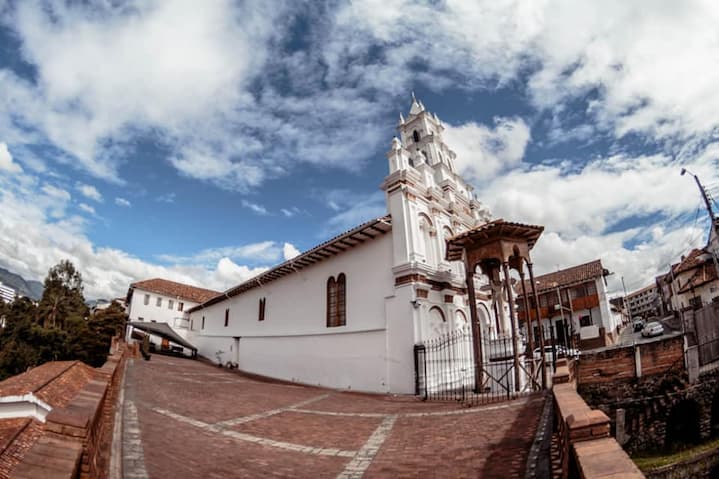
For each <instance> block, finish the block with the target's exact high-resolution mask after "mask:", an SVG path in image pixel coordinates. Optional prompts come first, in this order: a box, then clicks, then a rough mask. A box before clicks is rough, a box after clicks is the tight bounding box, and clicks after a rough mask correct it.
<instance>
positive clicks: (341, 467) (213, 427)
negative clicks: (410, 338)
mask: <svg viewBox="0 0 719 479" xmlns="http://www.w3.org/2000/svg"><path fill="white" fill-rule="evenodd" d="M123 395H124V398H123V402H122V418H123V432H122V449H123V451H122V456H123V470H124V476H125V477H138V478H140V477H151V478H165V477H171V478H173V479H180V478H190V477H207V478H226V477H248V478H249V477H295V478H296V477H311V478H321V477H338V478H339V477H342V478H354V477H366V478H373V477H376V478H380V477H452V478H456V477H487V478H493V477H498V478H499V477H502V478H505V477H507V478H508V477H523V476H524V472H525V469H526V463H527V457H528V454H529V450H530V447H531V445H532V443H533V441H534V438H535V433H536V429H537V425H538V422H539V417H540V414H541V411H542V408H543V406H544V398H543V396H529V397H526V398H523V399H519V400H515V401H511V402H505V403H498V404H493V405H487V406H481V407H475V408H464V407H461V406H460V405H458V404H456V403H440V402H422V401H419V400H417V399H415V398H413V397H406V396H403V397H391V396H380V395H377V396H375V395H366V394H358V393H349V392H338V391H334V390H328V389H321V388H314V387H310V386H301V385H293V384H284V383H278V382H266V381H262V380H258V379H255V378H249V377H245V376H243V375H241V374H238V373H236V372H232V371H228V370H225V369H220V368H217V367H214V366H212V365H210V364H207V363H204V362H200V361H192V360H187V359H181V358H173V357H166V356H159V355H154V356H153V357H152V359H151V360H150V361H143V360H138V359H135V360H130V361H129V362H128V365H127V370H126V377H125V386H124V393H123Z"/></svg>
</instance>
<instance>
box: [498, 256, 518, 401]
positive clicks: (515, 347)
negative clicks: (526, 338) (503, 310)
mask: <svg viewBox="0 0 719 479" xmlns="http://www.w3.org/2000/svg"><path fill="white" fill-rule="evenodd" d="M502 272H504V285H505V287H506V288H507V302H508V303H509V323H510V324H511V326H512V351H513V353H514V390H515V391H519V345H518V344H517V325H516V323H515V321H516V315H515V314H514V295H513V294H512V282H511V281H510V280H511V278H510V276H509V263H508V262H507V261H503V262H502Z"/></svg>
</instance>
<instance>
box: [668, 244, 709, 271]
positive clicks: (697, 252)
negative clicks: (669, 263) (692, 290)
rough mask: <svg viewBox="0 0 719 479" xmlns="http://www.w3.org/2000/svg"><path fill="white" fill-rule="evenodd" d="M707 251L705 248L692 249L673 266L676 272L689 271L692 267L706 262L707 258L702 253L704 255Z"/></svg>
mask: <svg viewBox="0 0 719 479" xmlns="http://www.w3.org/2000/svg"><path fill="white" fill-rule="evenodd" d="M705 253H706V251H705V250H704V249H703V248H695V249H693V250H691V251H690V252H689V254H688V255H687V256H685V257H684V259H683V260H682V261H681V262H680V263H678V264H675V265H674V266H673V268H674V274H677V273H682V272H684V271H689V270H690V269H692V268H696V267H697V266H700V265H701V264H702V263H704V262H705V259H703V258H702V255H704V254H705Z"/></svg>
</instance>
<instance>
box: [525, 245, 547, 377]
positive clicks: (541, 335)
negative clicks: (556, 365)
mask: <svg viewBox="0 0 719 479" xmlns="http://www.w3.org/2000/svg"><path fill="white" fill-rule="evenodd" d="M526 261H527V270H528V271H529V281H530V283H531V284H532V297H533V298H534V311H535V312H536V313H537V326H539V348H540V351H541V356H540V357H541V360H542V388H543V389H547V361H545V358H544V331H542V316H541V314H540V311H539V295H538V294H537V283H536V282H535V281H534V269H533V265H532V263H531V262H530V261H529V258H527V259H526ZM532 354H534V351H532Z"/></svg>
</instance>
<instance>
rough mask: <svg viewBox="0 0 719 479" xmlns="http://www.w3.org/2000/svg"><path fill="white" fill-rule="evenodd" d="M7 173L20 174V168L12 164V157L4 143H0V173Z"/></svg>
mask: <svg viewBox="0 0 719 479" xmlns="http://www.w3.org/2000/svg"><path fill="white" fill-rule="evenodd" d="M2 170H4V171H7V172H8V173H20V172H21V171H22V167H21V166H20V165H18V164H17V163H14V162H13V159H12V155H11V154H10V151H9V150H8V148H7V145H6V144H5V143H2V142H0V171H2Z"/></svg>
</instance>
